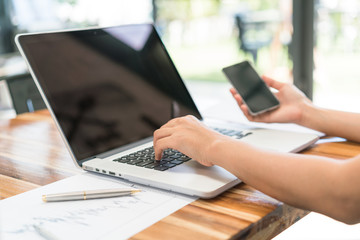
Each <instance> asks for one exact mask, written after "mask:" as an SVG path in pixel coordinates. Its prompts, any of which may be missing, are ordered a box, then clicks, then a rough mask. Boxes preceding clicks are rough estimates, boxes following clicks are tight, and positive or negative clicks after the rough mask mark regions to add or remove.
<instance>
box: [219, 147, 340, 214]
mask: <svg viewBox="0 0 360 240" xmlns="http://www.w3.org/2000/svg"><path fill="white" fill-rule="evenodd" d="M225 149H226V151H224V150H225ZM212 154H214V155H215V156H214V158H213V159H214V161H215V162H214V163H215V164H216V165H219V166H221V167H224V168H225V169H227V170H229V171H231V172H232V173H233V174H234V175H236V176H237V177H239V178H240V179H241V180H243V181H244V182H245V183H247V184H249V185H251V186H253V187H255V188H256V189H258V190H260V191H262V192H264V193H265V194H268V195H269V196H272V197H274V198H276V199H278V200H280V201H283V202H285V203H287V204H290V205H292V206H295V207H299V208H303V209H309V210H312V211H317V212H321V213H324V214H327V215H330V216H332V217H334V218H337V219H342V220H343V216H341V214H343V212H341V209H339V206H342V204H343V200H344V198H345V197H346V196H347V195H344V194H340V193H339V191H338V189H344V186H342V185H341V184H342V182H341V181H338V179H339V178H341V177H342V176H339V174H340V172H339V166H340V165H341V162H339V161H336V160H333V159H329V158H324V157H316V156H309V155H299V154H284V153H276V152H269V151H263V150H259V149H257V148H254V147H252V146H249V145H248V144H244V143H241V142H240V143H239V142H236V141H230V142H218V143H216V144H215V147H214V149H213V153H212ZM216 155H218V156H216ZM221 155H222V156H221ZM224 159H225V160H224ZM334 189H335V191H334Z"/></svg>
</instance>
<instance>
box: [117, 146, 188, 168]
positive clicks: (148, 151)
mask: <svg viewBox="0 0 360 240" xmlns="http://www.w3.org/2000/svg"><path fill="white" fill-rule="evenodd" d="M190 159H191V158H189V157H188V156H186V155H184V154H182V153H180V152H179V151H176V150H174V149H166V150H165V151H164V152H163V157H162V158H161V160H160V161H156V160H155V154H154V148H153V147H148V148H145V149H143V150H140V151H137V152H134V153H131V154H129V155H126V156H122V157H120V158H117V159H114V160H113V161H114V162H120V163H126V164H129V165H136V166H139V167H145V168H150V169H154V170H159V171H165V170H167V169H169V168H172V167H175V166H177V165H179V164H182V163H184V162H187V161H189V160H190Z"/></svg>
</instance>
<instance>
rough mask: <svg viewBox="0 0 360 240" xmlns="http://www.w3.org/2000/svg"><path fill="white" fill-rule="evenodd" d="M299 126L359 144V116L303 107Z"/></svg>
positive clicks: (309, 106) (308, 106) (310, 106)
mask: <svg viewBox="0 0 360 240" xmlns="http://www.w3.org/2000/svg"><path fill="white" fill-rule="evenodd" d="M302 115H303V116H302V118H301V120H300V122H299V124H300V125H303V126H305V127H309V128H312V129H315V130H318V131H320V132H324V133H325V134H327V135H330V136H338V137H343V138H346V139H348V140H350V141H355V142H360V114H358V113H350V112H342V111H335V110H328V109H322V108H317V107H314V106H313V105H305V107H304V109H303V114H302Z"/></svg>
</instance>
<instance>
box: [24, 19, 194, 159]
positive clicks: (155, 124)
mask: <svg viewBox="0 0 360 240" xmlns="http://www.w3.org/2000/svg"><path fill="white" fill-rule="evenodd" d="M19 42H20V45H21V46H22V49H23V52H24V54H25V55H26V57H27V59H28V61H29V64H30V66H31V68H32V70H33V72H34V74H35V76H36V78H37V80H38V83H39V85H40V86H41V89H42V90H43V92H44V94H45V96H46V99H47V101H48V103H49V105H50V107H51V108H52V110H53V113H54V114H55V116H56V119H57V121H58V123H59V125H60V127H61V129H62V131H63V134H64V135H65V137H66V140H67V141H68V144H69V145H70V146H71V150H72V152H73V154H74V155H75V157H76V159H77V160H78V161H81V160H84V159H88V158H91V157H94V156H96V155H98V154H101V153H104V152H107V151H110V150H113V149H116V148H118V147H121V146H124V145H127V144H130V143H134V142H136V141H138V140H141V139H144V138H147V137H151V136H152V134H153V131H154V130H156V129H157V128H159V127H160V126H162V125H163V124H164V123H166V122H167V121H169V120H170V119H171V118H173V117H177V116H184V115H187V114H191V115H195V116H196V117H198V118H200V114H199V112H198V110H197V108H196V106H195V104H194V102H193V100H192V98H191V97H190V95H189V93H188V91H187V89H186V87H185V86H184V83H183V82H182V80H181V78H180V76H179V74H178V72H177V70H176V68H175V66H174V64H173V63H172V61H171V59H170V57H169V55H168V53H167V52H166V50H165V47H164V46H163V44H162V42H161V40H160V38H159V36H158V34H157V32H156V30H155V29H154V27H153V26H152V25H151V24H141V25H125V26H119V27H110V28H102V29H92V30H81V31H67V32H57V33H45V34H33V35H23V36H20V37H19Z"/></svg>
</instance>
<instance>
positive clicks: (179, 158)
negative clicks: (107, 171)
mask: <svg viewBox="0 0 360 240" xmlns="http://www.w3.org/2000/svg"><path fill="white" fill-rule="evenodd" d="M214 130H215V131H217V132H219V133H221V134H224V135H227V136H229V137H232V138H235V139H241V138H243V137H245V136H248V135H249V134H251V132H246V133H244V132H243V131H236V130H231V129H225V128H214ZM190 159H191V158H189V157H188V156H186V155H185V154H182V153H181V152H179V151H177V150H174V149H166V150H165V151H164V152H163V157H162V158H161V160H160V161H156V160H155V154H154V148H153V147H148V148H145V149H142V150H140V151H137V152H134V153H131V154H128V155H126V156H122V157H120V158H117V159H114V160H113V161H114V162H119V163H126V164H129V165H135V166H138V167H144V168H149V169H154V170H158V171H165V170H168V169H170V168H173V167H175V166H177V165H180V164H182V163H184V162H187V161H189V160H190Z"/></svg>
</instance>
